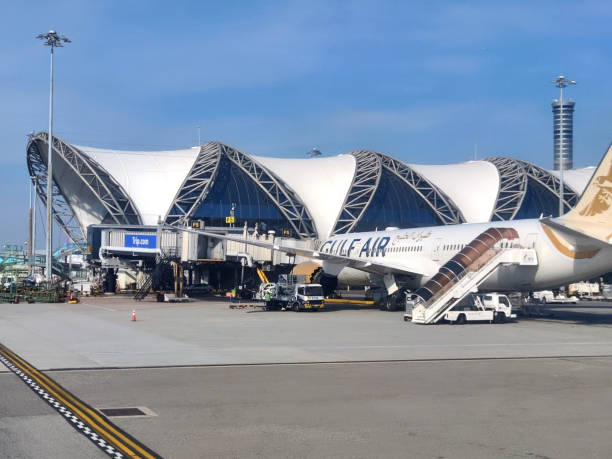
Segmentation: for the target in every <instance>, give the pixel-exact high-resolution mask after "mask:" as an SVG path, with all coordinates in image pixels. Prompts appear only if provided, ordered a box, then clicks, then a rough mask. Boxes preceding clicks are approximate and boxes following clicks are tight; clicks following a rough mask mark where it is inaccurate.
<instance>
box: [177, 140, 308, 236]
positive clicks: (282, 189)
mask: <svg viewBox="0 0 612 459" xmlns="http://www.w3.org/2000/svg"><path fill="white" fill-rule="evenodd" d="M222 157H226V158H227V159H229V160H230V161H231V162H232V163H234V164H235V165H236V166H237V167H238V168H239V169H240V170H241V171H242V172H244V173H245V174H246V175H247V176H248V177H249V178H250V179H251V180H253V182H254V183H255V184H256V185H257V186H258V187H259V188H260V189H261V190H262V191H263V192H264V193H265V194H266V196H268V198H270V199H271V200H272V202H274V204H275V205H276V206H277V208H278V210H279V211H280V213H281V214H282V215H283V216H284V217H285V218H286V219H287V220H288V221H289V224H290V225H291V228H292V229H293V231H294V232H295V234H296V235H297V236H298V237H299V238H300V239H305V238H311V237H316V235H317V233H316V230H315V226H314V222H313V219H312V216H311V215H310V213H309V212H308V209H307V208H306V206H305V205H304V203H303V202H302V201H301V200H300V198H299V197H298V196H297V195H296V194H295V193H294V192H293V190H291V189H290V188H289V187H288V186H287V185H285V184H284V183H283V181H282V180H280V179H279V178H278V177H276V176H275V175H274V174H273V173H272V172H270V171H269V170H268V169H266V168H265V167H263V166H262V165H261V164H259V163H258V162H256V161H255V160H253V159H252V158H250V157H249V156H247V155H246V154H244V153H242V152H241V151H239V150H236V149H235V148H232V147H230V146H228V145H225V144H222V143H220V142H208V143H206V144H205V145H204V146H203V147H202V149H201V150H200V153H199V155H198V157H197V159H196V161H195V163H194V165H193V167H192V168H191V170H190V171H189V174H188V175H187V178H186V179H185V180H184V182H183V185H182V186H181V188H180V189H179V191H178V193H177V195H176V197H175V198H174V200H173V201H172V204H171V205H170V210H169V211H168V214H167V216H166V222H167V223H169V224H171V225H184V224H186V223H187V222H188V220H189V219H190V218H191V216H192V215H193V212H195V210H196V209H197V208H198V206H199V205H200V204H201V203H202V202H203V201H204V200H205V199H206V196H207V195H208V193H209V192H210V190H211V188H212V186H213V184H214V181H215V178H216V176H217V172H218V168H219V164H220V162H221V159H222Z"/></svg>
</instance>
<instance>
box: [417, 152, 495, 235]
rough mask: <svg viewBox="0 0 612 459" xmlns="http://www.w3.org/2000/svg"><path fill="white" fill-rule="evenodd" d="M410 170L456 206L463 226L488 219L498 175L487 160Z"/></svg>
mask: <svg viewBox="0 0 612 459" xmlns="http://www.w3.org/2000/svg"><path fill="white" fill-rule="evenodd" d="M410 167H411V168H412V169H414V170H415V171H416V172H418V173H419V174H421V175H422V176H423V177H425V178H426V179H427V180H429V181H430V182H431V183H433V184H434V185H436V186H437V187H438V188H440V190H442V191H443V192H444V193H445V194H446V195H447V196H448V197H449V198H451V199H452V201H453V202H454V203H455V204H456V205H457V207H459V210H461V213H462V214H463V216H464V217H465V220H466V222H467V223H479V222H486V221H489V220H490V219H491V214H492V213H493V207H494V206H495V202H496V200H497V191H498V190H499V173H498V172H497V168H496V167H495V165H493V164H492V163H490V162H488V161H468V162H466V163H457V164H443V165H435V166H424V165H421V164H410Z"/></svg>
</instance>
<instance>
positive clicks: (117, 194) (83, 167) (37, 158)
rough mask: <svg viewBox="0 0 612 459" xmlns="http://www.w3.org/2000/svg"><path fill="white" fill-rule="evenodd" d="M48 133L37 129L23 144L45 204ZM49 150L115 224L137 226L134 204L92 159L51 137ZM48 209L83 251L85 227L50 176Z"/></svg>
mask: <svg viewBox="0 0 612 459" xmlns="http://www.w3.org/2000/svg"><path fill="white" fill-rule="evenodd" d="M48 142H49V136H48V133H47V132H39V133H37V134H34V135H32V136H30V140H29V142H28V147H27V164H28V169H29V172H30V176H31V177H35V178H36V180H35V182H36V184H37V185H36V188H37V190H36V191H37V193H38V195H39V196H40V198H41V200H42V201H43V203H44V204H45V205H46V204H47V203H46V191H45V190H46V186H47V164H46V161H45V157H44V156H43V155H45V156H46V154H47V151H48ZM53 151H54V152H55V154H57V156H58V157H59V158H60V159H62V160H63V161H64V162H65V163H66V164H67V165H68V166H69V167H70V169H72V171H73V172H74V173H75V174H76V176H77V177H79V178H80V179H81V180H82V182H83V183H84V184H85V185H86V186H87V188H88V189H89V190H90V191H91V192H92V193H93V194H94V196H95V197H96V198H97V199H98V200H99V201H100V203H101V204H102V205H103V207H104V208H105V210H106V211H107V212H108V216H109V217H110V218H111V219H112V221H113V223H116V224H131V225H141V224H142V218H141V217H140V214H139V213H138V211H137V210H136V206H135V205H134V204H133V202H132V200H131V199H130V198H129V197H128V195H127V193H126V192H125V191H124V190H123V188H122V187H121V185H119V183H117V181H116V180H115V179H114V178H113V177H112V176H111V175H110V174H109V173H108V172H106V171H105V170H104V168H102V166H100V165H99V164H98V163H96V162H95V161H94V160H93V159H91V158H90V157H88V156H87V155H85V154H84V153H82V152H81V151H80V150H78V149H77V148H75V147H74V146H72V145H70V144H68V143H66V142H64V141H63V140H62V139H60V138H59V137H56V136H53ZM52 212H53V215H54V217H55V220H56V221H57V223H58V225H59V226H60V228H61V229H62V230H63V231H64V232H65V233H66V235H67V236H68V237H69V238H70V239H71V240H72V241H73V242H74V243H75V244H76V245H77V246H79V248H80V249H81V250H85V249H86V246H87V243H86V229H85V228H82V227H81V225H80V223H79V222H78V220H77V219H76V217H75V215H74V211H73V210H72V208H71V206H70V203H69V202H68V201H67V200H66V198H65V197H64V195H63V193H62V190H61V188H60V187H59V186H58V184H57V182H56V181H55V179H53V203H52Z"/></svg>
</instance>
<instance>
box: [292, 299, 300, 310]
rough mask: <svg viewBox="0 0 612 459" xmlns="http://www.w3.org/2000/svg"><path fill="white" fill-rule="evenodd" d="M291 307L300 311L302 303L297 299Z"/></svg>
mask: <svg viewBox="0 0 612 459" xmlns="http://www.w3.org/2000/svg"><path fill="white" fill-rule="evenodd" d="M291 309H293V310H294V311H295V312H299V311H300V303H298V302H297V301H296V302H295V303H293V304H292V305H291Z"/></svg>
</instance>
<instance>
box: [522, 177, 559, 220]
mask: <svg viewBox="0 0 612 459" xmlns="http://www.w3.org/2000/svg"><path fill="white" fill-rule="evenodd" d="M566 199H567V197H566ZM568 210H569V207H568V206H567V205H565V211H566V212H567V211H568ZM558 214H559V196H558V195H557V194H555V193H553V192H551V191H550V190H549V189H548V188H546V187H544V186H543V185H542V184H540V183H539V182H537V181H536V180H534V179H533V178H531V177H528V179H527V191H526V192H525V197H524V198H523V202H522V204H521V208H520V209H519V211H518V212H517V213H516V216H515V217H514V218H515V219H521V218H538V217H539V216H540V215H543V216H544V217H549V216H551V215H552V216H554V217H556V216H558Z"/></svg>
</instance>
